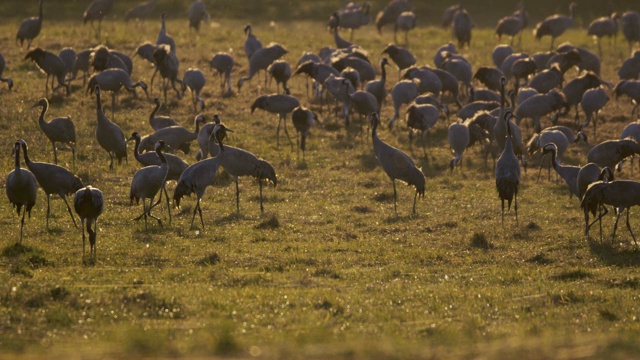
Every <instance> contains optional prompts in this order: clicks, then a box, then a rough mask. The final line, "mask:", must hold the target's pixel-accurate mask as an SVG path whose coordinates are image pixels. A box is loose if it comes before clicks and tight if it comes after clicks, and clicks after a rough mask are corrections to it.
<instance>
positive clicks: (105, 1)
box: [82, 0, 116, 41]
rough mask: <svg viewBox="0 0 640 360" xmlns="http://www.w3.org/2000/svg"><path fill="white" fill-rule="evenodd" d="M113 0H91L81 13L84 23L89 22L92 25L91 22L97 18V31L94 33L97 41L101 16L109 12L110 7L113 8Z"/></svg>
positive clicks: (100, 26) (100, 27)
mask: <svg viewBox="0 0 640 360" xmlns="http://www.w3.org/2000/svg"><path fill="white" fill-rule="evenodd" d="M115 2H116V1H115V0H93V1H92V2H91V4H89V6H88V7H87V9H86V10H85V11H84V13H83V14H82V22H83V23H84V24H86V23H87V22H91V24H92V26H93V22H94V21H95V20H98V31H97V33H96V34H97V37H98V41H100V34H101V29H102V18H104V17H105V16H106V15H108V14H109V13H110V12H111V8H113V4H114V3H115Z"/></svg>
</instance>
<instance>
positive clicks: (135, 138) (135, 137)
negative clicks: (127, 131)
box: [127, 131, 142, 141]
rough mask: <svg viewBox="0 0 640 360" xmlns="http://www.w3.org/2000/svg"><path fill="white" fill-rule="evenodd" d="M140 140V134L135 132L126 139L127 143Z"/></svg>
mask: <svg viewBox="0 0 640 360" xmlns="http://www.w3.org/2000/svg"><path fill="white" fill-rule="evenodd" d="M141 138H142V136H141V135H140V133H139V132H137V131H134V132H133V133H132V134H131V137H130V138H128V139H127V141H131V140H136V141H140V139H141Z"/></svg>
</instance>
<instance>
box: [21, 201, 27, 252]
mask: <svg viewBox="0 0 640 360" xmlns="http://www.w3.org/2000/svg"><path fill="white" fill-rule="evenodd" d="M26 213H27V207H26V206H24V207H23V208H22V219H21V220H20V244H22V230H23V229H24V215H25V214H26Z"/></svg>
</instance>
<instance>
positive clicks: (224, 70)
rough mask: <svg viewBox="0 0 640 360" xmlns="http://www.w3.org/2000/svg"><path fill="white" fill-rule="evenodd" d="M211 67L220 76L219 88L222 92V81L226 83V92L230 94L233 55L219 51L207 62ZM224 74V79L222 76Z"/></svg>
mask: <svg viewBox="0 0 640 360" xmlns="http://www.w3.org/2000/svg"><path fill="white" fill-rule="evenodd" d="M209 66H210V67H211V69H215V70H216V71H217V72H218V75H219V77H220V89H222V92H223V94H224V83H225V81H226V83H227V92H226V94H231V93H232V92H233V90H231V70H233V57H232V56H231V54H229V53H225V52H219V53H216V54H215V55H213V58H212V59H211V61H210V62H209ZM223 76H224V80H223V79H222V77H223Z"/></svg>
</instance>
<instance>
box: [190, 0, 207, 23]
mask: <svg viewBox="0 0 640 360" xmlns="http://www.w3.org/2000/svg"><path fill="white" fill-rule="evenodd" d="M187 17H188V18H189V28H194V29H195V30H196V31H200V23H201V22H202V21H203V20H204V21H207V22H209V21H210V20H211V16H210V15H209V13H208V12H207V5H206V4H205V3H204V1H202V0H196V1H194V2H193V3H191V5H189V11H188V13H187Z"/></svg>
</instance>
